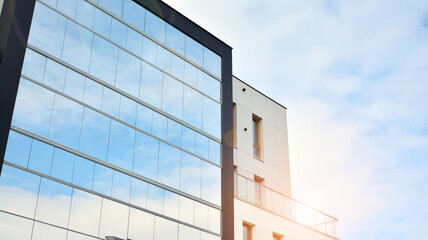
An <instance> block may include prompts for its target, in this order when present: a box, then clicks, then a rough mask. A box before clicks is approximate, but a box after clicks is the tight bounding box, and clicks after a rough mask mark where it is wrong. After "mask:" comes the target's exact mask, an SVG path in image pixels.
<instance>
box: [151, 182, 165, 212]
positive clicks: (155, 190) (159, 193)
mask: <svg viewBox="0 0 428 240" xmlns="http://www.w3.org/2000/svg"><path fill="white" fill-rule="evenodd" d="M164 191H165V190H164V189H162V188H160V187H157V186H154V185H151V184H149V185H148V191H147V209H149V210H151V211H154V212H157V213H163V194H164Z"/></svg>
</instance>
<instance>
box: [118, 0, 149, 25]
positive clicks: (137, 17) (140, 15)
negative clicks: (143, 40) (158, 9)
mask: <svg viewBox="0 0 428 240" xmlns="http://www.w3.org/2000/svg"><path fill="white" fill-rule="evenodd" d="M145 17H146V10H145V9H144V8H142V7H141V6H140V5H138V4H137V3H135V2H134V1H132V0H124V4H123V20H125V21H127V22H128V23H130V24H132V25H134V27H136V28H138V29H140V30H141V31H144V20H145Z"/></svg>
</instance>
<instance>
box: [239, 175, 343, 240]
mask: <svg viewBox="0 0 428 240" xmlns="http://www.w3.org/2000/svg"><path fill="white" fill-rule="evenodd" d="M234 185H235V197H236V198H238V199H240V200H243V201H245V202H247V203H250V204H252V205H255V206H257V207H260V208H262V209H264V210H267V211H269V212H272V213H274V214H277V215H279V216H281V217H284V218H287V219H289V220H291V221H294V222H297V223H299V224H302V225H304V226H306V227H309V228H311V229H314V230H316V231H318V232H321V233H323V234H326V235H328V236H330V237H333V238H336V239H337V235H336V223H337V219H336V218H334V217H332V216H329V215H327V214H325V213H323V212H320V211H318V210H316V209H314V208H312V207H309V206H307V205H305V204H303V203H301V202H299V201H297V200H294V199H292V198H290V197H288V196H286V195H284V194H281V193H279V192H277V191H275V190H273V189H270V188H268V187H266V186H264V185H261V184H259V183H257V182H255V181H253V180H251V179H248V178H246V177H244V176H241V175H239V174H236V173H235V184H234Z"/></svg>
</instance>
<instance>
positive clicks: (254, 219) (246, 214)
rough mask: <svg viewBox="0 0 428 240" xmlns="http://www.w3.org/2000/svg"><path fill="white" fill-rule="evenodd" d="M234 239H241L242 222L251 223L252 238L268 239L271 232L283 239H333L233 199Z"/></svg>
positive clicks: (270, 237) (271, 235)
mask: <svg viewBox="0 0 428 240" xmlns="http://www.w3.org/2000/svg"><path fill="white" fill-rule="evenodd" d="M234 203H235V240H242V239H243V232H242V231H243V228H242V225H243V222H247V223H251V224H253V225H254V226H253V229H252V230H253V236H252V237H253V240H270V239H272V238H273V233H277V234H280V235H282V236H284V237H283V240H334V238H331V237H328V236H327V235H324V234H322V233H319V232H317V231H314V230H312V229H309V228H308V227H304V226H302V225H300V224H298V223H295V222H293V221H290V220H287V219H285V218H282V217H279V216H277V215H274V214H272V213H270V212H267V211H264V210H263V209H260V208H258V207H255V206H253V205H250V204H248V203H245V202H243V201H241V200H238V199H235V202H234Z"/></svg>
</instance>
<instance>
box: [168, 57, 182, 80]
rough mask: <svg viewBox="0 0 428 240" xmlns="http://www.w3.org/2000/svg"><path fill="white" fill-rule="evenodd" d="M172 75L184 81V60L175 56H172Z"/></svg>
mask: <svg viewBox="0 0 428 240" xmlns="http://www.w3.org/2000/svg"><path fill="white" fill-rule="evenodd" d="M171 74H172V75H173V76H175V77H177V78H178V79H180V80H183V79H184V60H183V59H181V58H179V57H177V56H176V55H174V54H172V55H171Z"/></svg>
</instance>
